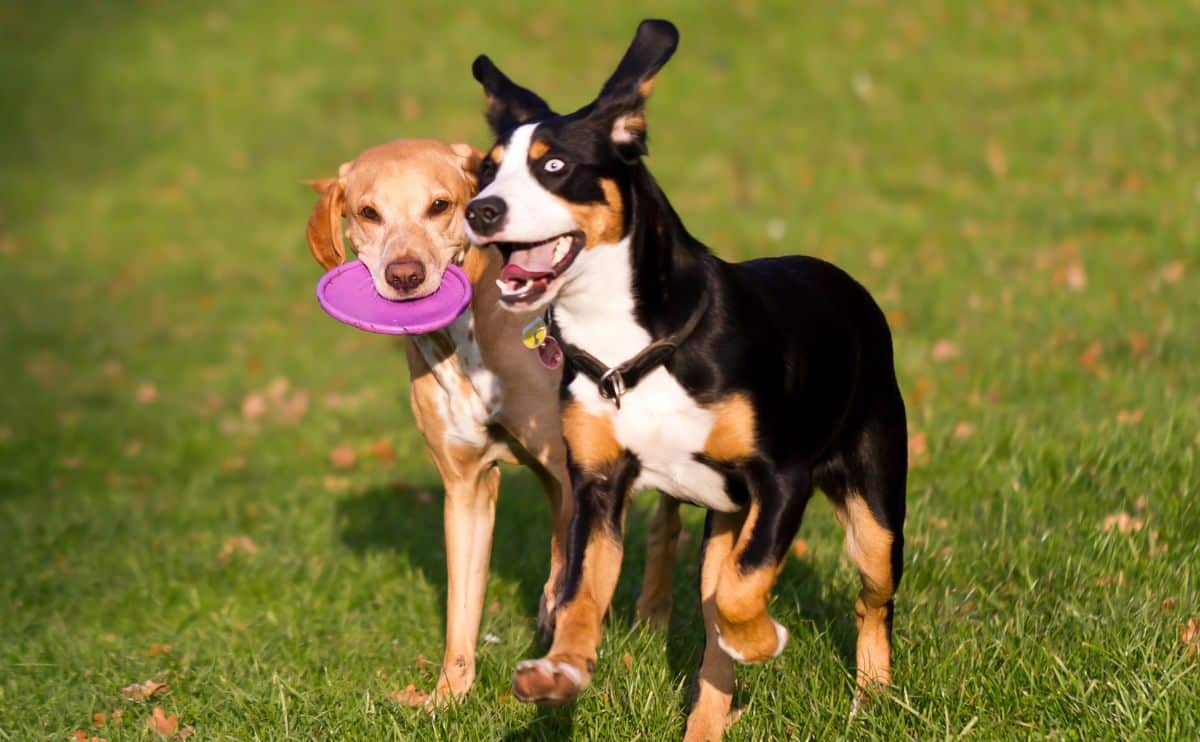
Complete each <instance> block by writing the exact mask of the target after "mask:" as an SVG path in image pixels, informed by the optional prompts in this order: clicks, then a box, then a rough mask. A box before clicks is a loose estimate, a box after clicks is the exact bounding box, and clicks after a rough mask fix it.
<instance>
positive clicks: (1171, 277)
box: [1159, 260, 1183, 283]
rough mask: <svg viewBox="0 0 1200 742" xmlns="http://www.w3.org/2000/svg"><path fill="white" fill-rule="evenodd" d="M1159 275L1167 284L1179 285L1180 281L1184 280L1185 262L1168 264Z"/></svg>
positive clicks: (1177, 261)
mask: <svg viewBox="0 0 1200 742" xmlns="http://www.w3.org/2000/svg"><path fill="white" fill-rule="evenodd" d="M1159 275H1160V276H1162V279H1163V280H1164V281H1166V282H1167V283H1179V279H1181V278H1183V261H1182V260H1176V261H1175V262H1174V263H1168V264H1167V265H1164V266H1163V267H1162V270H1161V271H1159Z"/></svg>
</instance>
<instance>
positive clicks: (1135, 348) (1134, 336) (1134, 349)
mask: <svg viewBox="0 0 1200 742" xmlns="http://www.w3.org/2000/svg"><path fill="white" fill-rule="evenodd" d="M1128 341H1129V352H1131V353H1133V354H1134V355H1135V356H1140V355H1142V354H1143V353H1145V352H1146V349H1147V348H1149V347H1150V341H1149V340H1148V339H1147V338H1146V336H1145V335H1144V334H1142V333H1140V332H1131V333H1129V337H1128Z"/></svg>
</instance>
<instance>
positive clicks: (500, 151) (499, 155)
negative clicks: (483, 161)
mask: <svg viewBox="0 0 1200 742" xmlns="http://www.w3.org/2000/svg"><path fill="white" fill-rule="evenodd" d="M488 157H490V158H492V162H493V163H494V164H496V165H499V164H500V163H501V162H502V161H503V160H504V145H503V144H498V145H496V146H495V147H492V151H491V153H490V154H489V155H488Z"/></svg>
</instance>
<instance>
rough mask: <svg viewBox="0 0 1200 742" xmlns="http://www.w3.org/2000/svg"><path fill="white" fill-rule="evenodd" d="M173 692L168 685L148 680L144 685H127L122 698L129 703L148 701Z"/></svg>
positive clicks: (122, 690) (122, 691) (123, 689)
mask: <svg viewBox="0 0 1200 742" xmlns="http://www.w3.org/2000/svg"><path fill="white" fill-rule="evenodd" d="M169 690H171V686H170V685H169V684H168V683H160V682H158V681H156V680H147V681H146V682H144V683H134V684H133V685H127V686H125V687H124V688H122V689H121V697H122V698H124V699H125V700H127V701H137V702H139V703H140V702H142V701H147V700H149V699H151V698H154V697H156V696H161V695H163V694H164V693H166V692H167V691H169Z"/></svg>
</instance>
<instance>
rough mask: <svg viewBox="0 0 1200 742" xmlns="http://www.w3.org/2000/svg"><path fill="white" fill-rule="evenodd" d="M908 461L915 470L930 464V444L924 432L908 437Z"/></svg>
mask: <svg viewBox="0 0 1200 742" xmlns="http://www.w3.org/2000/svg"><path fill="white" fill-rule="evenodd" d="M908 461H909V464H910V465H911V466H912V467H914V468H916V467H918V466H923V465H925V464H926V463H928V462H929V444H928V441H927V438H926V436H925V432H924V431H918V432H916V433H913V434H912V435H910V436H909V437H908Z"/></svg>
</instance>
